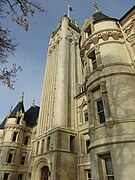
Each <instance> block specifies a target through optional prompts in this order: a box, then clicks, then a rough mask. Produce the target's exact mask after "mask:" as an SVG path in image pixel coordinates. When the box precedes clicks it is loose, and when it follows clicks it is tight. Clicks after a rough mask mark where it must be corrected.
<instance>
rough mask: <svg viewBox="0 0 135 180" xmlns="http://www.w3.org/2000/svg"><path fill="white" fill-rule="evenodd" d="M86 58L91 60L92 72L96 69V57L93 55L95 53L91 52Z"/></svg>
mask: <svg viewBox="0 0 135 180" xmlns="http://www.w3.org/2000/svg"><path fill="white" fill-rule="evenodd" d="M88 58H90V59H91V63H92V70H93V71H94V70H95V69H97V60H96V55H95V51H93V52H92V53H91V54H90V55H89V56H88Z"/></svg>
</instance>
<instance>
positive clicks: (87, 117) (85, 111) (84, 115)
mask: <svg viewBox="0 0 135 180" xmlns="http://www.w3.org/2000/svg"><path fill="white" fill-rule="evenodd" d="M86 113H87V116H86ZM83 117H84V122H88V121H89V115H88V110H87V109H86V110H84V111H83ZM86 119H87V120H86Z"/></svg>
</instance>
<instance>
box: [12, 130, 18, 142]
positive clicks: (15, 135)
mask: <svg viewBox="0 0 135 180" xmlns="http://www.w3.org/2000/svg"><path fill="white" fill-rule="evenodd" d="M16 138H17V132H14V134H13V139H12V141H14V142H15V141H16Z"/></svg>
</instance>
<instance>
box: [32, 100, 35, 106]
mask: <svg viewBox="0 0 135 180" xmlns="http://www.w3.org/2000/svg"><path fill="white" fill-rule="evenodd" d="M32 106H33V107H34V106H35V99H33V101H32Z"/></svg>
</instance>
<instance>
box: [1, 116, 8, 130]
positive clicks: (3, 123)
mask: <svg viewBox="0 0 135 180" xmlns="http://www.w3.org/2000/svg"><path fill="white" fill-rule="evenodd" d="M6 120H7V117H6V118H5V119H4V121H3V122H2V123H1V124H0V129H4V126H5V124H6Z"/></svg>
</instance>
